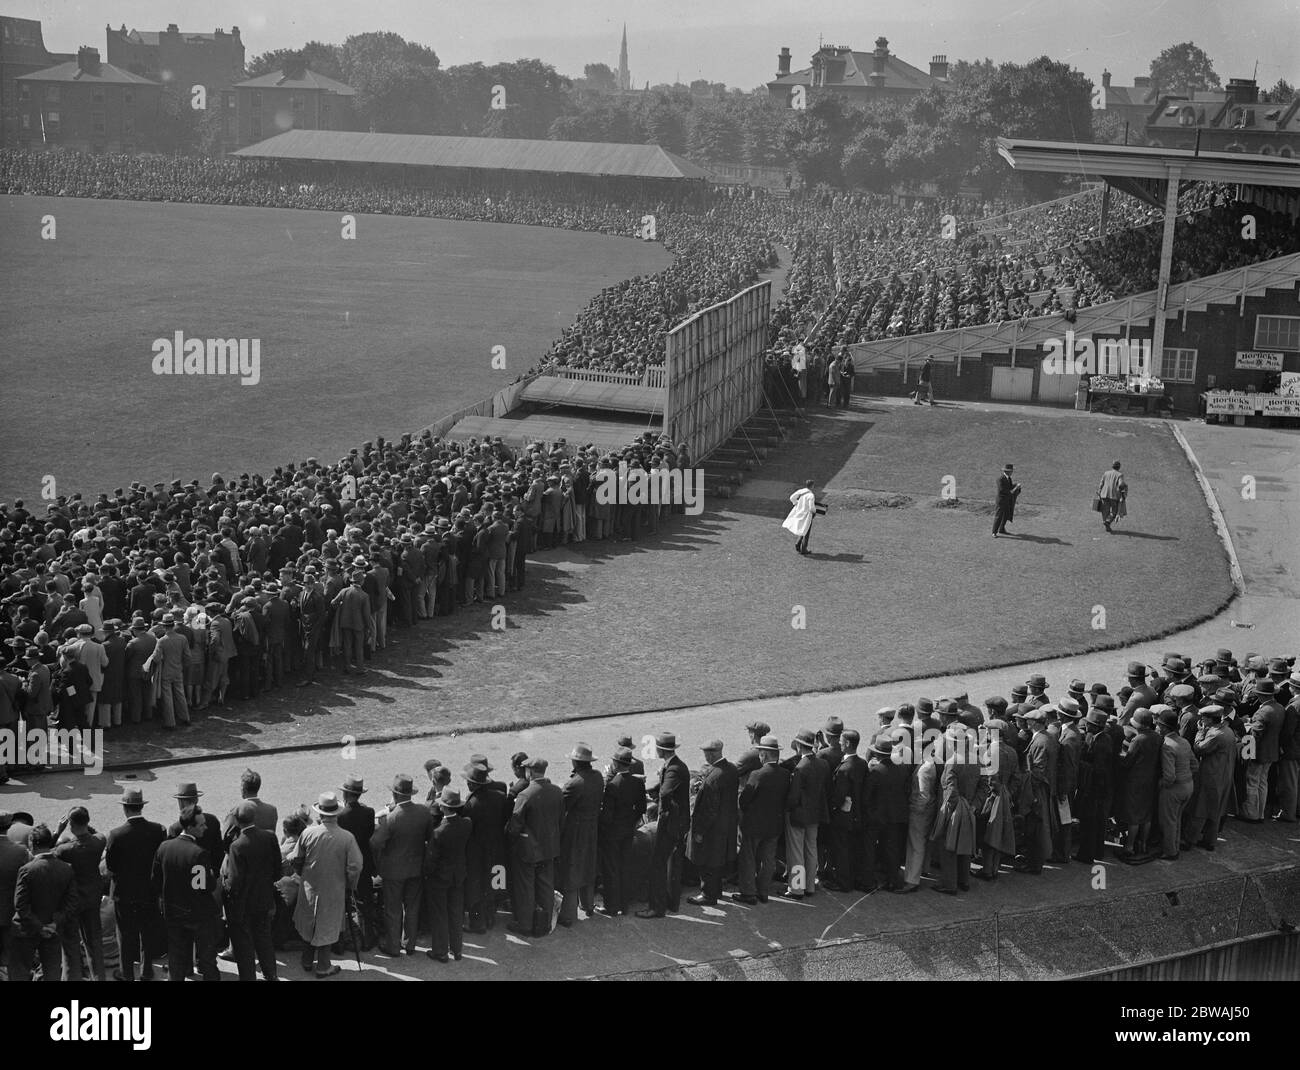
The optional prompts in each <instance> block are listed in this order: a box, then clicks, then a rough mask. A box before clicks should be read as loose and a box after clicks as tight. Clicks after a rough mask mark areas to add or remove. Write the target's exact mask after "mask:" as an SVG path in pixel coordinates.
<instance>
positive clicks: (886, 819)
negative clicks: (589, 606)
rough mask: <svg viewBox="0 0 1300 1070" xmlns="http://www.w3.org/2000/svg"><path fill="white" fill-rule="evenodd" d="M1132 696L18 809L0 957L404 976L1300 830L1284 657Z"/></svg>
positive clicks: (1129, 691)
mask: <svg viewBox="0 0 1300 1070" xmlns="http://www.w3.org/2000/svg"><path fill="white" fill-rule="evenodd" d="M1125 677H1126V682H1125V683H1124V685H1123V686H1121V687H1118V688H1117V689H1116V691H1115V693H1114V694H1112V693H1111V691H1110V688H1109V687H1108V686H1107V685H1106V684H1104V683H1094V684H1092V685H1091V686H1089V685H1088V684H1087V683H1086V682H1085V681H1083V680H1079V679H1076V680H1071V681H1070V682H1069V683H1068V684H1066V685H1062V686H1063V693H1061V694H1060V695H1059V697H1056V698H1052V697H1050V696H1049V695H1048V690H1049V688H1051V686H1052V685H1051V683H1050V682H1049V681H1048V680H1047V679H1046V678H1045V677H1044V676H1042V675H1041V674H1037V673H1035V674H1032V675H1030V676H1029V677H1028V679H1027V680H1026V681H1025V682H1024V683H1023V684H1018V685H1016V686H1015V687H1014V688H1012V689H1011V691H1010V698H1009V699H1008V698H1005V697H1002V696H992V697H990V698H987V699H985V700H984V701H983V703H982V705H981V706H975V705H974V704H972V703H971V702H970V701H969V699H968V696H967V695H966V694H959V695H955V696H952V697H941V698H939V699H937V700H931V699H930V698H927V697H921V698H918V699H916V700H915V702H905V703H902V704H900V705H898V706H891V707H886V708H884V709H880V710H878V711H876V713H875V715H874V717H873V718H872V719H870V721H869V722H868V723H863V724H862V725H861V727H853V726H850V725H846V724H845V723H844V721H843V720H842V719H841V718H839V717H834V716H832V717H831V718H829V719H828V721H827V722H826V724H825V726H824V727H823V728H822V729H821V730H819V731H816V732H814V731H812V730H810V729H803V730H800V731H798V732H797V733H795V735H794V737H793V738H792V739H791V740H790V741H789V743H788V744H785V743H783V742H782V740H781V739H779V738H778V737H777V736H775V735H773V734H772V732H771V729H770V727H769V726H768V725H767V724H765V723H762V722H753V723H751V724H749V725H748V726H747V728H748V731H749V741H748V743H749V749H748V750H744V751H742V752H740V753H738V754H737V756H736V759H735V761H732V760H731V759H730V758H729V757H728V756H727V751H728V745H727V744H726V743H725V742H724V741H723V740H721V739H704V740H701V741H697V744H696V745H697V746H698V747H699V750H700V752H701V754H702V761H701V762H699V763H692V764H691V765H688V763H687V762H686V761H684V760H683V758H682V757H681V755H680V754H679V751H680V750H681V749H682V742H683V741H679V739H678V737H677V736H676V735H675V734H674V733H671V732H660V733H658V734H657V735H654V736H647V737H645V739H644V740H643V741H642V746H640V747H635V745H634V742H633V740H632V739H631V738H630V737H624V738H621V739H618V740H617V741H616V743H615V745H614V746H613V748H612V749H611V750H610V752H609V753H608V760H607V762H606V764H605V765H604V768H603V769H599V768H597V765H598V762H599V761H600V760H601V759H599V758H598V756H597V754H596V753H595V752H594V751H593V748H592V747H591V746H590V745H588V744H587V743H585V742H578V743H576V744H574V746H573V748H572V750H571V751H569V753H568V754H567V755H565V756H564V758H563V760H564V762H565V763H566V764H567V769H565V774H562V775H563V776H564V780H563V787H561V786H560V783H559V782H558V781H559V780H560V779H561V778H560V777H557V778H556V781H557V782H552V780H551V778H550V777H549V776H548V771H549V769H550V768H552V767H555V768H561V766H560V761H559V756H556V758H557V760H556V761H554V762H551V761H548V759H547V758H545V757H543V756H541V755H537V754H534V755H532V756H530V755H528V754H526V753H524V752H518V753H515V754H513V755H512V756H511V770H510V774H511V775H510V777H509V778H508V780H497V779H494V777H493V776H492V774H493V772H494V770H493V767H492V765H491V763H490V762H489V760H488V758H487V756H485V755H482V754H472V755H470V756H469V759H468V762H467V763H466V764H465V765H463V766H461V767H459V769H455V768H453V765H454V763H450V762H443V761H442V760H440V759H438V758H430V759H428V760H427V761H426V762H425V763H424V770H425V773H426V775H427V778H428V784H427V788H426V787H425V785H423V784H421V783H419V782H418V778H417V777H416V776H412V775H410V774H409V773H400V772H399V773H398V774H397V775H395V776H394V777H393V778H392V781H391V787H390V791H389V794H390V798H391V802H390V803H389V804H388V805H387V806H384V807H382V808H380V809H378V810H376V809H372V808H371V807H370V806H368V805H366V803H365V802H364V801H363V798H362V797H363V796H364V795H365V793H366V791H367V789H366V786H365V779H364V778H362V777H359V776H349V777H348V778H346V780H345V781H344V783H343V784H341V785H339V786H338V787H337V788H334V789H327V790H324V791H322V792H321V794H320V796H319V798H318V800H317V802H316V804H315V805H314V806H312V807H310V808H308V807H306V806H303V805H298V806H297V807H295V808H294V809H293V810H292V811H291V812H290V813H288V814H287V815H286V816H285V818H284V819H283V822H282V823H281V821H280V816H279V815H280V812H279V810H278V808H277V807H276V805H275V804H274V803H272V802H271V801H269V800H268V799H264V798H263V797H262V795H263V783H262V778H261V777H260V776H259V775H258V774H257V773H256V772H254V771H253V770H247V771H245V773H244V774H243V776H242V777H241V781H240V795H241V797H242V801H241V802H240V803H239V804H238V805H236V806H235V807H234V808H233V809H231V810H230V811H229V812H228V813H227V814H226V816H225V818H224V820H218V819H217V818H216V816H215V814H213V813H208V812H205V811H204V809H203V807H202V806H201V805H200V803H199V797H200V796H201V795H202V792H201V791H200V790H199V788H198V786H197V785H196V784H194V783H191V782H185V783H182V784H181V785H180V786H179V787H178V788H177V790H176V792H175V794H174V796H173V798H174V800H175V802H176V805H177V807H178V809H179V811H180V813H179V819H178V820H176V821H175V823H174V824H172V825H171V827H170V828H165V827H164V826H163V825H161V824H156V823H154V822H151V821H150V820H148V818H147V817H146V816H145V812H144V806H145V804H146V802H147V801H148V800H146V799H145V797H144V793H143V791H142V790H141V789H140V788H139V787H128V788H127V789H126V791H125V792H124V794H123V796H122V800H121V804H122V809H123V816H124V818H125V822H124V823H122V824H120V825H116V827H111V826H112V825H113V824H114V823H115V819H114V818H112V817H110V816H109V815H102V818H103V821H104V826H105V828H110V827H111V831H109V832H107V834H106V835H105V834H102V833H99V832H97V831H96V830H95V828H94V827H93V825H92V824H91V817H92V815H91V814H90V812H89V811H88V810H87V808H85V807H83V806H74V807H73V808H72V809H71V810H70V811H69V812H68V813H67V814H66V815H64V816H63V818H62V820H60V821H58V823H57V825H55V824H54V822H55V820H56V819H55V816H54V815H49V817H50V820H49V823H39V822H38V819H37V817H36V816H35V815H32V814H27V813H22V814H11V813H4V814H0V946H4V947H5V949H6V952H7V954H6V956H5V959H6V965H7V967H8V971H9V977H10V979H14V980H27V979H30V978H31V977H32V976H33V974H34V973H35V972H36V971H37V970H39V971H40V972H41V975H42V977H43V979H44V980H47V981H55V980H59V979H60V978H61V977H66V978H68V979H73V980H77V979H81V978H82V977H83V976H87V975H89V976H94V977H97V978H99V979H101V980H103V979H106V978H107V976H108V975H109V971H110V970H112V971H113V976H114V977H116V978H117V979H120V980H135V979H136V977H137V974H136V967H137V966H139V967H140V970H141V973H140V977H141V979H142V980H148V979H153V978H154V977H155V976H156V975H157V973H156V969H155V963H156V961H157V960H158V959H160V958H162V957H163V955H164V952H165V956H166V968H167V971H168V975H169V979H170V980H172V981H182V980H185V979H186V978H187V977H189V976H191V975H192V973H193V971H195V970H196V969H197V972H198V974H199V975H200V976H201V977H202V978H203V979H204V980H210V981H216V980H220V979H221V973H220V970H219V966H218V962H217V954H218V949H219V948H220V947H222V946H223V945H224V944H226V943H227V942H228V943H229V946H230V950H229V951H228V952H226V953H224V955H223V957H226V958H227V959H229V960H230V961H232V962H234V963H235V964H236V966H237V969H238V975H239V978H240V980H246V981H253V980H256V979H257V977H258V976H259V973H260V975H261V976H262V977H263V978H264V979H266V980H275V979H277V977H278V975H279V968H280V964H279V962H278V956H277V950H283V949H287V948H289V947H291V946H292V947H297V948H299V949H300V950H301V956H300V965H301V967H302V969H303V970H305V971H306V972H308V973H314V974H315V976H316V977H318V978H325V977H330V976H333V975H335V974H337V973H339V972H340V967H339V966H338V965H337V964H336V963H335V962H334V961H333V956H335V955H338V954H340V953H343V954H348V955H349V956H350V955H352V954H355V955H356V957H357V958H358V961H359V960H360V956H361V955H362V953H363V952H371V953H375V954H377V955H380V956H384V957H386V958H387V959H389V960H395V959H398V958H399V957H400V956H401V955H402V954H403V953H405V954H407V955H414V954H416V953H417V952H418V951H419V950H420V946H421V945H423V944H425V942H426V940H427V946H426V947H425V951H424V953H425V954H426V955H428V956H429V957H430V958H432V959H434V960H435V961H437V962H440V963H443V964H447V965H450V964H451V963H452V962H453V961H459V960H460V959H461V958H462V956H463V951H464V933H465V932H470V933H475V934H480V939H490V938H489V937H487V935H486V934H488V933H489V932H491V931H492V930H494V929H495V928H496V926H497V924H498V919H499V918H500V917H501V916H505V917H507V918H509V921H508V922H507V924H506V925H505V928H506V929H508V930H509V931H511V932H513V933H515V934H517V936H518V937H520V938H523V939H524V940H525V941H536V940H538V939H541V938H544V937H547V936H549V935H551V934H552V933H553V932H554V928H553V927H554V926H556V925H558V926H560V927H561V928H566V929H572V928H573V927H574V926H575V924H576V923H577V922H578V921H579V916H580V912H581V914H582V915H585V916H586V917H587V918H591V917H592V916H593V915H596V914H601V915H604V916H605V917H607V918H610V919H614V918H617V917H619V916H620V915H626V914H630V913H632V912H633V909H634V907H635V906H636V904H637V903H639V902H642V901H645V902H646V903H647V905H646V907H645V908H644V909H642V910H638V911H636V915H637V917H639V918H644V919H647V920H653V919H657V918H664V917H666V916H668V915H669V914H678V913H683V912H684V907H685V906H694V907H702V908H715V907H716V906H717V905H718V904H719V902H720V901H721V900H722V899H723V897H724V895H726V897H727V898H730V899H732V900H735V901H737V902H740V903H744V904H746V905H748V906H751V907H753V908H761V907H762V905H763V904H766V903H768V902H770V899H771V897H772V896H773V895H778V896H782V897H785V898H788V899H792V900H796V901H801V900H806V899H810V898H812V897H814V896H818V895H823V894H826V893H831V894H836V893H839V894H844V895H846V896H859V895H866V894H870V893H874V892H885V891H888V892H894V893H898V894H907V893H910V892H916V891H919V890H921V889H922V888H923V887H929V888H930V889H931V890H932V891H935V892H939V893H943V894H946V895H953V896H956V895H962V894H967V893H970V892H972V891H973V890H974V887H975V886H974V884H973V882H972V878H976V879H979V880H981V881H983V882H987V884H988V885H989V886H990V890H991V887H992V883H993V882H995V881H999V880H1006V879H1015V878H1013V877H1012V876H1011V874H1012V873H1016V874H1020V875H1023V876H1025V877H1035V876H1041V875H1042V874H1043V873H1044V871H1045V870H1048V869H1051V868H1054V867H1066V868H1068V867H1069V866H1070V864H1071V862H1072V861H1073V862H1077V863H1081V864H1083V865H1085V866H1089V867H1094V866H1096V865H1097V864H1098V863H1101V862H1104V861H1108V860H1109V857H1110V855H1111V852H1112V850H1113V852H1114V858H1115V859H1116V860H1118V861H1121V862H1124V863H1127V864H1131V865H1138V864H1142V863H1145V862H1149V861H1153V860H1155V859H1164V860H1166V861H1175V860H1177V859H1178V858H1179V857H1180V856H1181V854H1182V853H1183V852H1185V851H1189V850H1192V849H1199V850H1201V851H1207V852H1209V851H1215V850H1217V849H1218V847H1219V844H1220V843H1222V842H1223V841H1224V839H1225V835H1224V834H1225V828H1226V823H1227V820H1228V819H1229V818H1234V819H1235V820H1236V821H1238V822H1241V823H1243V824H1253V825H1260V824H1263V823H1264V822H1265V821H1266V820H1270V819H1271V820H1273V821H1277V822H1281V823H1284V824H1288V825H1293V824H1295V823H1296V822H1297V820H1298V819H1300V813H1298V812H1297V785H1298V783H1300V672H1296V671H1294V658H1292V659H1285V658H1280V657H1279V658H1266V657H1263V656H1260V655H1258V654H1247V655H1246V656H1245V657H1244V658H1243V660H1242V661H1241V662H1240V663H1238V661H1237V659H1236V658H1235V657H1234V656H1233V654H1232V652H1231V651H1229V650H1219V651H1217V652H1216V653H1215V654H1214V655H1213V656H1210V657H1207V658H1205V659H1204V660H1203V661H1202V662H1201V663H1200V664H1198V665H1196V666H1193V665H1192V664H1191V663H1190V661H1189V659H1187V658H1185V657H1184V656H1182V655H1179V654H1167V655H1166V656H1165V658H1164V661H1163V664H1162V666H1161V667H1160V669H1159V670H1156V669H1154V668H1153V667H1151V666H1148V665H1146V664H1144V663H1142V662H1130V663H1129V664H1128V666H1127V668H1126V670H1125ZM787 750H788V751H789V752H790V753H788V754H787V755H785V756H784V757H783V752H785V751H787ZM692 766H694V768H692ZM359 771H366V770H364V767H361V768H360V769H359ZM374 772H375V773H380V772H381V771H379V770H375V771H374ZM462 784H463V787H462V786H460V785H462ZM272 794H274V789H273V790H272ZM152 812H153V811H151V813H152ZM277 826H278V831H279V832H280V834H281V835H280V839H279V841H278V842H277V840H276V837H275V833H276V831H277ZM199 869H201V870H203V871H204V872H205V873H206V874H207V879H206V880H205V881H203V882H196V881H194V880H192V879H191V875H192V874H194V873H195V872H197V871H198V870H199ZM688 885H689V886H697V887H698V892H697V893H696V894H693V895H690V896H687V897H685V904H684V903H683V890H684V886H688ZM728 885H731V886H734V888H735V890H734V891H732V892H730V893H724V887H726V886H728ZM557 893H558V894H557ZM598 894H599V896H600V903H599V905H597V895H598ZM557 899H558V910H557ZM859 902H861V900H859ZM853 905H854V906H856V905H858V904H857V903H855V904H853ZM877 906H878V909H888V908H887V905H885V904H877ZM782 916H784V915H782ZM769 920H770V921H771V922H772V923H773V924H777V925H779V919H776V918H773V919H769ZM767 924H768V922H764V928H765V929H766V928H767ZM777 934H778V935H779V930H778V931H777ZM376 948H377V951H376ZM381 962H382V960H381Z"/></svg>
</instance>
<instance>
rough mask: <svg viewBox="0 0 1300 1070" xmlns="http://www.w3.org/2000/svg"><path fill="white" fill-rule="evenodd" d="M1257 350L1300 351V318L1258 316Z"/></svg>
mask: <svg viewBox="0 0 1300 1070" xmlns="http://www.w3.org/2000/svg"><path fill="white" fill-rule="evenodd" d="M1255 348H1256V349H1300V316H1256V317H1255Z"/></svg>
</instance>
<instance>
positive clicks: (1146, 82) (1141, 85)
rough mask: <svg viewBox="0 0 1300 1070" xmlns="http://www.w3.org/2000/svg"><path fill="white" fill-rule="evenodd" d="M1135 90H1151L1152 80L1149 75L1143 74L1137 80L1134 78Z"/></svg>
mask: <svg viewBox="0 0 1300 1070" xmlns="http://www.w3.org/2000/svg"><path fill="white" fill-rule="evenodd" d="M1133 88H1134V89H1150V88H1151V79H1150V78H1149V77H1148V76H1147V75H1145V74H1143V75H1139V76H1138V77H1137V78H1134V79H1133Z"/></svg>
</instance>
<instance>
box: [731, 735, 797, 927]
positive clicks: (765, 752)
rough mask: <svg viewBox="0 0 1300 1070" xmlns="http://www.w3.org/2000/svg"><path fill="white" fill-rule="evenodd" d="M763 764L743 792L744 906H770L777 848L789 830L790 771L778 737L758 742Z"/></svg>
mask: <svg viewBox="0 0 1300 1070" xmlns="http://www.w3.org/2000/svg"><path fill="white" fill-rule="evenodd" d="M758 750H759V753H760V754H761V755H762V758H763V764H762V765H761V766H760V767H759V768H758V769H757V770H756V771H754V772H753V773H751V774H750V777H749V780H748V781H746V782H745V786H744V787H743V788H742V789H741V792H740V854H739V858H738V860H737V871H738V874H739V884H740V890H739V891H738V892H735V893H733V895H732V898H733V899H735V900H736V901H737V902H740V903H748V904H754V903H766V902H767V900H768V893H769V889H770V887H771V880H772V869H773V867H774V866H775V865H776V848H777V844H778V843H779V842H780V840H781V832H782V829H783V828H784V826H785V813H786V803H787V800H788V798H789V795H790V770H788V769H786V768H785V766H783V765H781V764H780V762H778V761H777V759H778V758H779V757H780V753H781V744H780V743H779V742H777V738H776V736H773V735H767V736H764V737H763V738H762V739H760V740H759V742H758Z"/></svg>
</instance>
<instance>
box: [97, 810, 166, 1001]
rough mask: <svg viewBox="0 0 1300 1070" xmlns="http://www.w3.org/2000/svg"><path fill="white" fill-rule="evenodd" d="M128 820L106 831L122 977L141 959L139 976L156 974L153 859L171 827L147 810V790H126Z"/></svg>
mask: <svg viewBox="0 0 1300 1070" xmlns="http://www.w3.org/2000/svg"><path fill="white" fill-rule="evenodd" d="M122 811H123V813H125V815H126V823H125V824H123V825H119V826H118V827H117V828H115V829H113V830H112V831H111V832H109V834H108V841H107V846H106V847H105V848H104V864H105V866H106V867H107V869H108V874H109V876H110V877H112V878H113V888H112V895H113V916H114V917H115V918H116V919H117V942H118V948H119V949H120V951H121V956H122V965H121V968H120V972H121V976H122V980H124V981H134V980H135V964H136V962H140V963H142V967H143V968H142V970H141V974H140V979H141V980H142V981H152V980H153V961H154V959H155V958H157V957H158V955H160V954H161V953H162V951H163V941H162V929H163V923H162V915H161V914H159V913H158V897H157V896H156V895H155V894H154V890H153V876H152V875H153V859H154V855H155V854H157V852H158V848H159V847H160V846H162V843H163V841H164V840H166V839H167V830H166V829H165V828H163V827H162V826H161V825H160V824H158V823H157V822H156V821H149V820H148V819H146V818H145V816H144V792H143V791H141V790H140V789H139V788H135V787H130V788H124V789H123V790H122Z"/></svg>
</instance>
